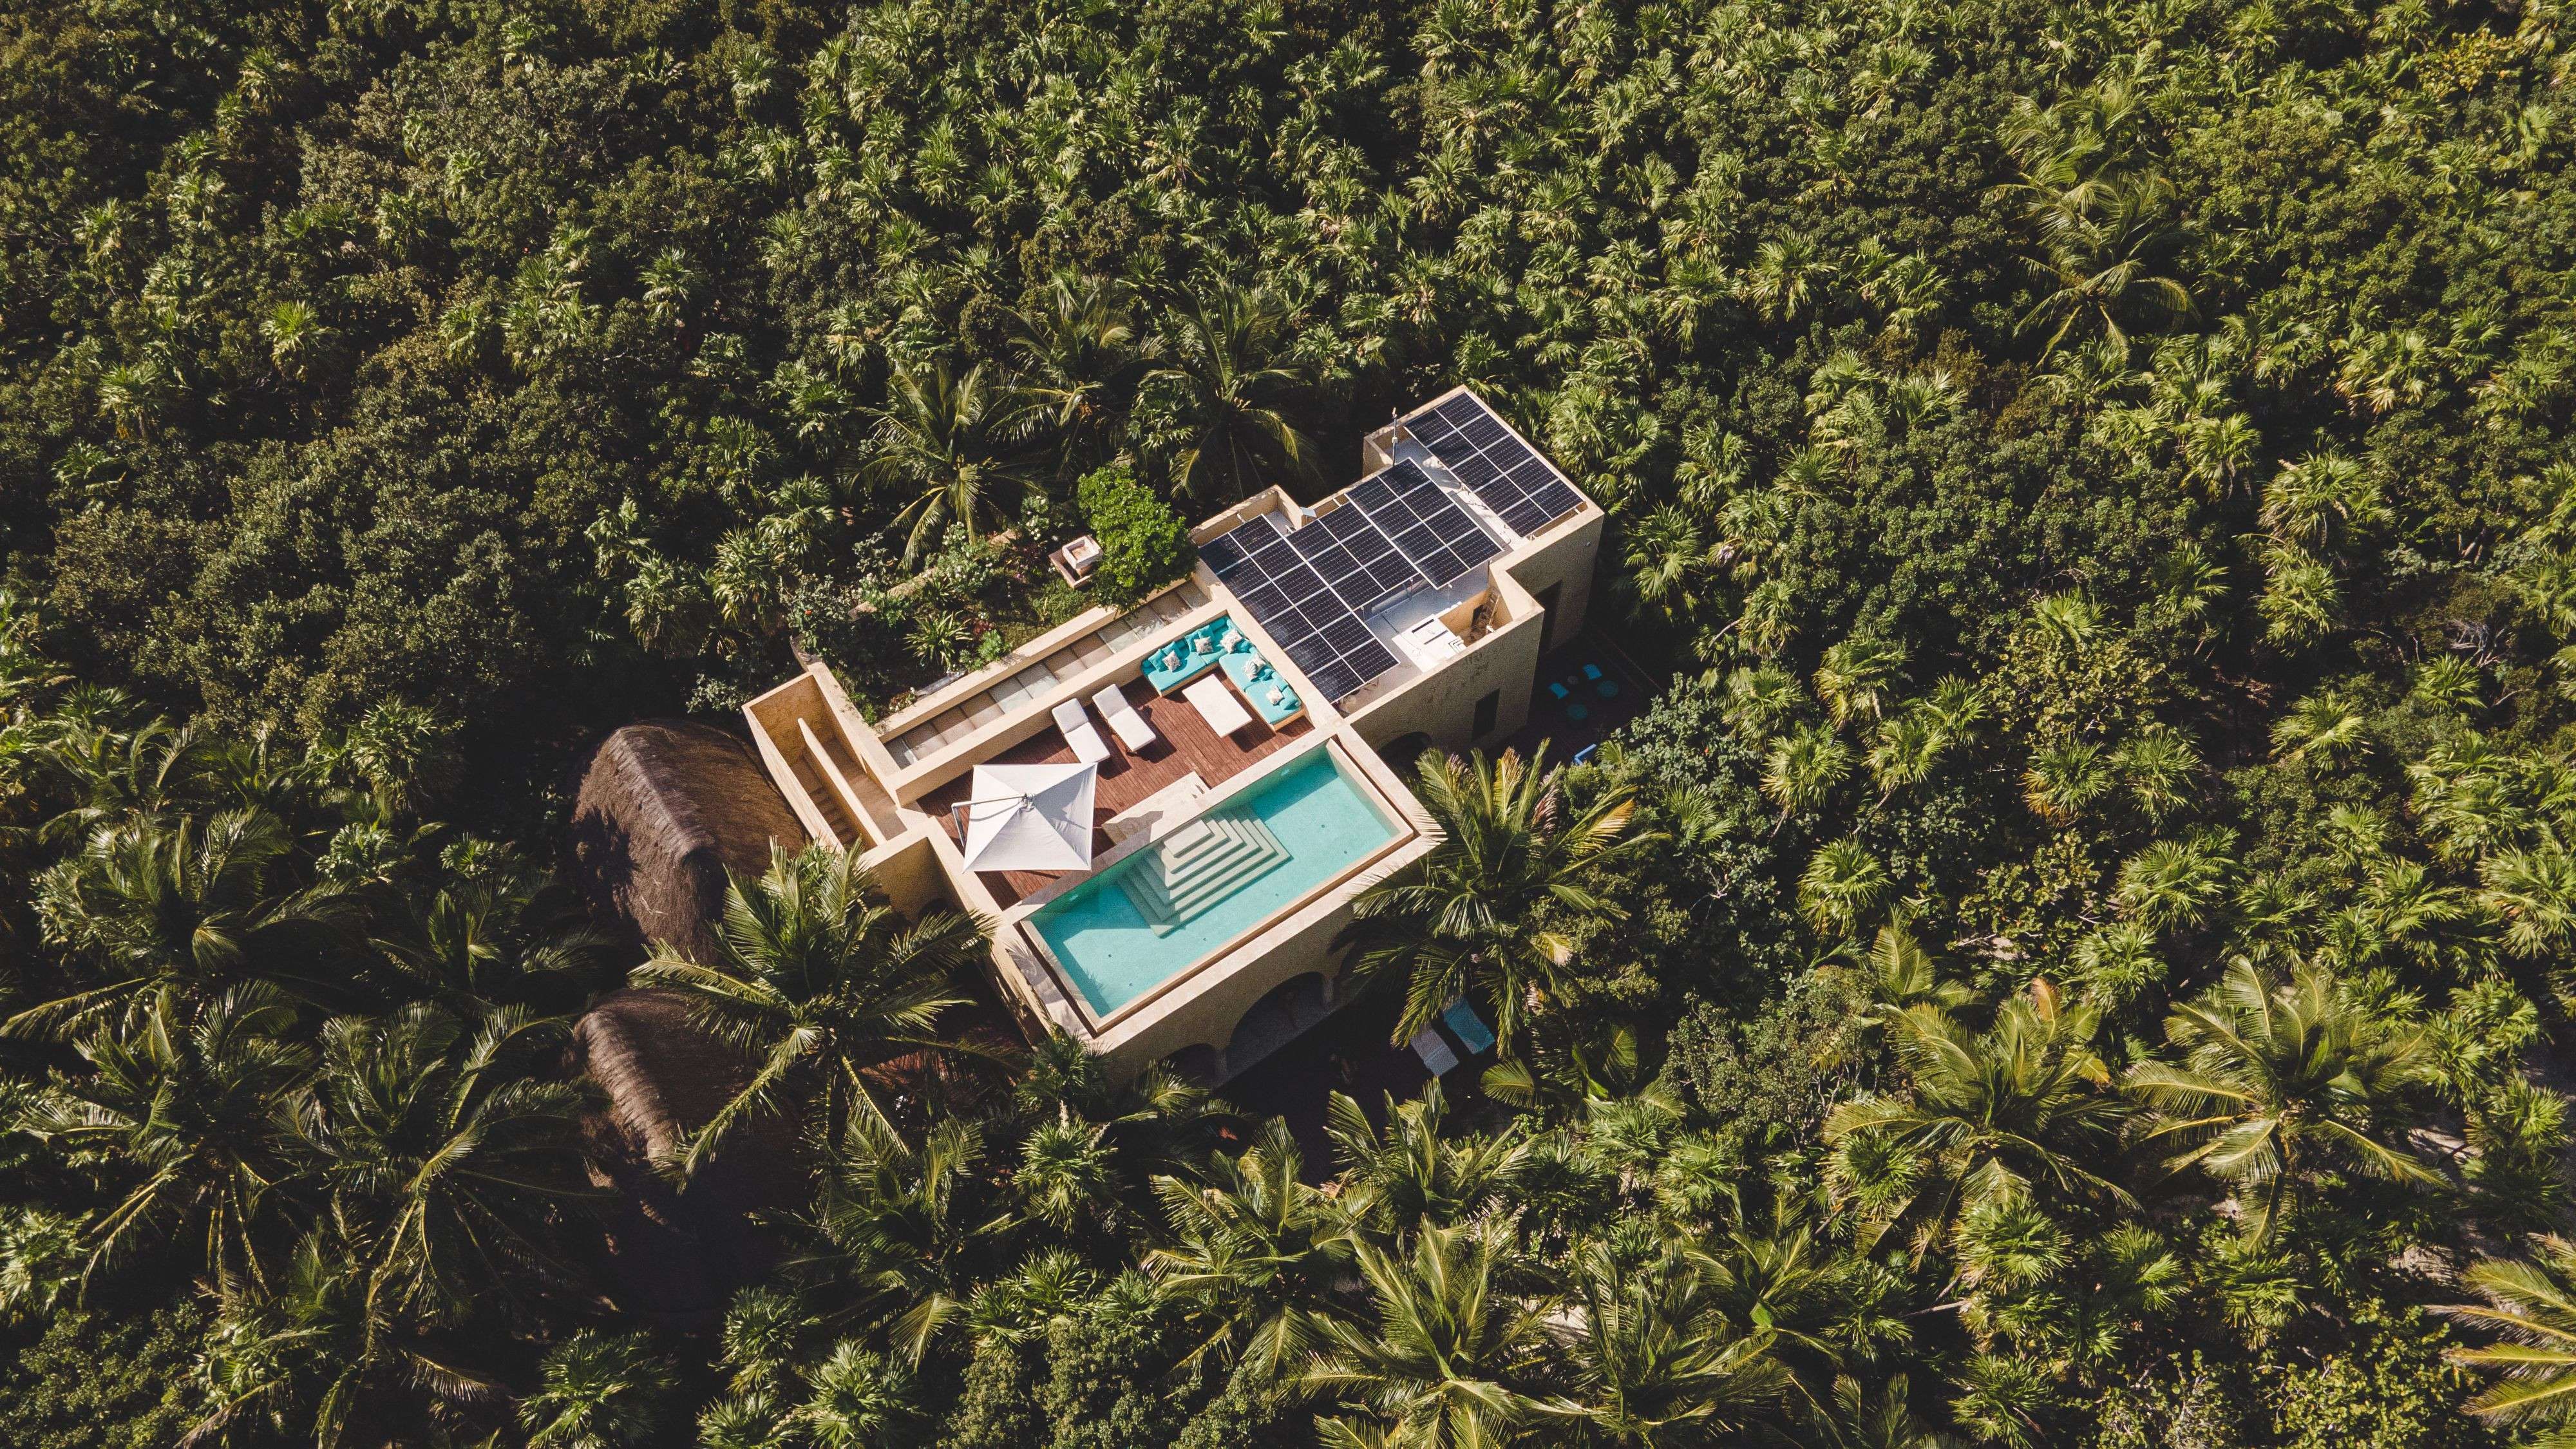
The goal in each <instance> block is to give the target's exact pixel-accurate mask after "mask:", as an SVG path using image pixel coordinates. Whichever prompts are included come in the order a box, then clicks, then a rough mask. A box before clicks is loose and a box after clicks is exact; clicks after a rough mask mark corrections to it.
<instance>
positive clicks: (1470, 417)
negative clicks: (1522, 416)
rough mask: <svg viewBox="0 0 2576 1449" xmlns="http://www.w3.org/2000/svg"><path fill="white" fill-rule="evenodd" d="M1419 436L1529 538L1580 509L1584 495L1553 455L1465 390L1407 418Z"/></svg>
mask: <svg viewBox="0 0 2576 1449" xmlns="http://www.w3.org/2000/svg"><path fill="white" fill-rule="evenodd" d="M1404 426H1405V428H1406V430H1407V431H1409V432H1411V433H1412V434H1413V436H1414V440H1415V441H1417V442H1419V443H1421V444H1422V446H1424V447H1426V448H1429V449H1430V450H1431V453H1432V456H1433V457H1436V458H1438V459H1439V460H1440V461H1441V462H1443V463H1445V464H1447V465H1448V466H1449V471H1450V472H1452V473H1455V474H1457V475H1458V481H1459V482H1461V483H1464V484H1466V485H1467V487H1468V488H1469V489H1470V490H1472V491H1473V492H1474V493H1475V495H1476V496H1477V497H1478V498H1481V499H1483V500H1484V501H1485V506H1486V507H1488V508H1491V509H1492V510H1494V513H1495V515H1496V516H1497V517H1499V518H1501V519H1502V520H1503V522H1504V523H1506V524H1508V525H1510V527H1511V530H1512V532H1514V533H1517V534H1519V535H1521V536H1522V537H1524V538H1526V537H1528V536H1529V535H1530V534H1532V533H1535V532H1537V531H1538V530H1539V529H1541V528H1544V527H1546V526H1547V525H1548V524H1549V523H1551V522H1553V521H1555V520H1556V519H1559V518H1562V517H1564V516H1565V515H1566V514H1568V513H1571V512H1573V511H1574V509H1575V506H1576V505H1577V504H1579V503H1581V502H1582V501H1583V500H1582V498H1581V496H1580V495H1578V494H1577V493H1576V492H1575V491H1574V490H1573V489H1572V488H1569V487H1567V486H1566V484H1565V482H1564V480H1563V479H1560V478H1558V477H1557V476H1556V470H1555V469H1553V468H1551V467H1549V466H1548V465H1547V460H1546V459H1544V458H1541V457H1540V456H1539V455H1538V454H1537V453H1536V452H1534V451H1532V450H1531V448H1530V446H1529V445H1528V444H1527V443H1524V442H1522V441H1521V440H1520V439H1519V438H1517V437H1514V436H1513V435H1512V430H1511V429H1509V428H1507V427H1504V426H1503V420H1502V419H1500V418H1498V417H1495V416H1494V414H1493V412H1492V410H1491V409H1489V408H1487V407H1486V406H1485V405H1484V403H1482V402H1480V401H1478V400H1477V398H1476V396H1475V394H1473V393H1464V392H1462V393H1460V394H1458V395H1457V396H1456V397H1453V398H1451V399H1449V400H1448V401H1447V402H1445V403H1442V404H1440V405H1439V406H1438V407H1435V408H1428V409H1425V410H1424V411H1422V412H1418V413H1415V414H1414V415H1413V416H1411V417H1409V418H1406V419H1405V420H1404Z"/></svg>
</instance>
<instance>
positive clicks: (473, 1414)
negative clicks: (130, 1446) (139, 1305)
mask: <svg viewBox="0 0 2576 1449" xmlns="http://www.w3.org/2000/svg"><path fill="white" fill-rule="evenodd" d="M378 1307H379V1305H378V1304H377V1303H375V1302H374V1301H373V1300H371V1299H370V1298H369V1297H368V1294H367V1291H366V1283H365V1280H364V1279H363V1277H361V1276H360V1275H358V1274H353V1273H351V1272H349V1271H348V1265H347V1263H346V1262H345V1261H344V1260H343V1257H342V1255H341V1252H340V1244H339V1243H338V1242H337V1241H336V1240H335V1239H333V1238H332V1237H331V1236H330V1235H329V1234H327V1233H325V1232H319V1231H317V1232H313V1233H309V1234H307V1235H306V1236H305V1238H304V1239H303V1241H302V1242H301V1243H299V1244H298V1245H297V1247H296V1250H295V1253H294V1256H293V1257H292V1259H291V1260H290V1262H289V1263H288V1265H287V1269H286V1271H285V1272H283V1273H281V1274H279V1275H277V1281H276V1282H275V1283H274V1285H273V1288H272V1291H269V1292H266V1293H261V1294H257V1295H250V1294H241V1295H234V1296H232V1297H229V1298H227V1299H226V1300H225V1302H224V1304H223V1309H222V1312H221V1314H220V1316H219V1317H218V1319H217V1321H216V1324H215V1327H214V1331H213V1332H212V1333H211V1334H209V1335H208V1338H207V1343H206V1349H205V1357H204V1363H203V1366H202V1368H201V1369H200V1371H199V1372H200V1373H201V1375H202V1377H203V1382H204V1384H205V1398H204V1402H205V1404H206V1406H207V1407H206V1412H205V1414H204V1416H203V1417H202V1418H201V1419H199V1421H198V1422H197V1424H196V1426H195V1427H194V1428H192V1429H191V1430H190V1431H189V1432H188V1434H187V1436H186V1437H185V1438H184V1439H182V1440H181V1441H180V1442H181V1443H184V1444H204V1443H219V1442H224V1441H226V1440H229V1439H233V1438H234V1437H235V1436H236V1435H238V1436H239V1437H241V1438H247V1439H251V1440H253V1441H254V1442H261V1443H284V1442H289V1441H298V1442H307V1443H310V1444H312V1445H314V1446H315V1449H342V1446H351V1449H373V1446H376V1445H380V1444H382V1443H384V1442H385V1431H386V1426H388V1425H401V1426H403V1427H404V1429H405V1431H406V1432H407V1433H408V1434H409V1435H411V1436H412V1437H414V1438H415V1439H417V1440H418V1441H420V1442H425V1443H459V1442H463V1443H480V1442H486V1441H488V1440H490V1439H491V1438H493V1437H495V1436H497V1434H498V1433H499V1432H500V1431H501V1430H502V1429H503V1427H504V1425H506V1423H507V1421H508V1415H509V1407H510V1394H509V1388H508V1385H507V1384H506V1382H505V1381H504V1379H503V1377H502V1376H501V1375H500V1374H499V1373H497V1372H495V1371H494V1370H493V1369H492V1368H491V1367H490V1366H489V1364H488V1362H482V1361H478V1359H480V1357H481V1356H480V1355H477V1354H475V1353H473V1352H472V1349H473V1347H475V1346H476V1345H474V1344H473V1343H472V1342H471V1340H470V1339H460V1337H459V1336H458V1335H457V1334H454V1333H423V1332H422V1331H420V1328H419V1325H417V1324H413V1323H409V1322H406V1321H404V1320H402V1319H400V1318H399V1317H396V1316H393V1315H389V1314H384V1313H381V1312H378V1311H377V1309H378ZM243 1430H249V1431H251V1432H249V1433H246V1434H245V1433H241V1431H243Z"/></svg>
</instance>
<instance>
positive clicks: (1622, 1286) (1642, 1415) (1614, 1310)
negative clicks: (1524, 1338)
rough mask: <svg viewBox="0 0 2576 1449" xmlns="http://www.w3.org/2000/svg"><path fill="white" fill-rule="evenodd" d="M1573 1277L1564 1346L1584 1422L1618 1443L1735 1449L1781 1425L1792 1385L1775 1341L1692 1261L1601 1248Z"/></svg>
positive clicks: (1590, 1248) (1591, 1251)
mask: <svg viewBox="0 0 2576 1449" xmlns="http://www.w3.org/2000/svg"><path fill="white" fill-rule="evenodd" d="M1572 1276H1573V1294H1572V1297H1573V1300H1574V1305H1575V1308H1576V1313H1575V1315H1574V1319H1575V1321H1574V1323H1573V1324H1572V1325H1571V1326H1567V1327H1563V1328H1561V1329H1560V1331H1559V1338H1560V1341H1561V1342H1562V1343H1563V1345H1564V1351H1565V1355H1566V1358H1567V1360H1568V1362H1569V1364H1570V1366H1571V1368H1572V1370H1573V1378H1574V1388H1575V1397H1576V1398H1577V1400H1578V1402H1580V1403H1581V1404H1582V1405H1583V1412H1584V1416H1585V1417H1586V1418H1588V1419H1589V1420H1591V1421H1592V1423H1593V1425H1594V1426H1595V1428H1596V1429H1597V1430H1598V1431H1599V1432H1600V1433H1601V1435H1602V1436H1603V1437H1604V1438H1605V1439H1606V1440H1607V1441H1608V1442H1609V1443H1612V1444H1617V1445H1623V1446H1636V1449H1662V1446H1683V1445H1718V1444H1727V1443H1735V1442H1740V1440H1741V1438H1742V1437H1743V1436H1746V1435H1749V1434H1752V1433H1754V1432H1756V1431H1757V1430H1759V1429H1762V1428H1766V1427H1772V1426H1774V1425H1776V1424H1777V1422H1778V1421H1779V1419H1780V1418H1781V1416H1782V1414H1783V1411H1784V1408H1785V1400H1786V1399H1787V1397H1788V1395H1789V1393H1790V1391H1791V1380H1790V1377H1789V1371H1788V1370H1787V1369H1786V1368H1785V1367H1783V1366H1782V1365H1781V1364H1780V1362H1779V1361H1778V1360H1777V1359H1775V1358H1773V1357H1772V1356H1771V1352H1770V1349H1771V1341H1772V1335H1771V1334H1770V1333H1769V1332H1768V1331H1767V1330H1763V1329H1758V1328H1751V1327H1750V1326H1749V1325H1746V1324H1742V1323H1735V1322H1730V1321H1729V1320H1728V1319H1727V1318H1726V1316H1725V1315H1724V1314H1723V1313H1721V1312H1720V1311H1719V1309H1718V1306H1717V1302H1716V1299H1715V1296H1714V1295H1713V1294H1712V1293H1711V1292H1710V1291H1709V1285H1708V1283H1707V1281H1706V1279H1705V1277H1704V1275H1703V1273H1702V1270H1701V1268H1700V1266H1699V1265H1698V1264H1697V1263H1695V1262H1693V1261H1692V1260H1691V1259H1690V1258H1689V1257H1688V1256H1686V1255H1682V1254H1675V1253H1667V1254H1665V1255H1663V1256H1661V1257H1659V1258H1657V1259H1656V1260H1655V1261H1653V1262H1650V1263H1645V1264H1635V1265H1632V1264H1629V1263H1625V1262H1622V1261H1621V1260H1620V1258H1619V1256H1618V1255H1617V1254H1616V1253H1614V1252H1613V1251H1612V1250H1611V1248H1610V1246H1609V1245H1608V1244H1605V1243H1599V1242H1595V1243H1592V1244H1589V1245H1587V1246H1586V1247H1585V1248H1584V1249H1583V1251H1582V1252H1581V1253H1580V1254H1579V1255H1578V1256H1577V1257H1576V1259H1575V1264H1574V1271H1573V1275H1572Z"/></svg>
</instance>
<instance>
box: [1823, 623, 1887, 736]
mask: <svg viewBox="0 0 2576 1449" xmlns="http://www.w3.org/2000/svg"><path fill="white" fill-rule="evenodd" d="M1904 667H1905V645H1904V644H1903V643H1902V642H1901V641H1898V640H1893V639H1877V638H1870V637H1867V636H1855V637H1853V638H1849V639H1845V640H1844V641H1842V642H1841V643H1839V644H1836V645H1834V646H1833V647H1831V648H1829V649H1827V650H1826V651H1825V655H1824V659H1823V662H1821V663H1820V664H1818V665H1817V666H1816V697H1817V698H1818V699H1821V700H1823V701H1824V702H1825V708H1826V709H1827V710H1828V711H1830V712H1831V713H1832V715H1833V717H1834V723H1835V724H1838V725H1841V724H1849V723H1851V722H1852V721H1854V720H1875V719H1877V718H1878V717H1879V716H1880V715H1881V714H1882V713H1883V712H1884V711H1885V709H1886V706H1887V689H1888V686H1889V685H1890V684H1892V683H1894V682H1895V679H1896V672H1897V671H1898V670H1900V669H1903V668H1904Z"/></svg>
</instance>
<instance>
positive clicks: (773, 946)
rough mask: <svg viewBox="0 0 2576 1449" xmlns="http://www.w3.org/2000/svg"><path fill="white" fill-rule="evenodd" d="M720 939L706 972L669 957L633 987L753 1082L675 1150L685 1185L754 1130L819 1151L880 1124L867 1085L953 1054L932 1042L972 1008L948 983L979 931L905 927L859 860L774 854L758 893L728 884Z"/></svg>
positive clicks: (933, 914)
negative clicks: (758, 1125)
mask: <svg viewBox="0 0 2576 1449" xmlns="http://www.w3.org/2000/svg"><path fill="white" fill-rule="evenodd" d="M716 935H717V959H716V961H715V963H714V964H712V965H707V964H700V963H698V962H694V961H690V960H688V959H686V958H685V957H682V956H680V955H678V954H676V953H674V952H672V951H670V950H669V949H668V948H665V949H664V950H662V951H661V952H659V953H657V954H656V955H655V956H654V957H653V959H652V960H650V961H647V962H645V963H644V964H643V965H641V966H638V967H636V968H635V970H634V972H633V974H632V976H631V977H630V978H629V979H630V981H631V983H632V984H633V985H635V986H637V987H640V988H646V989H657V990H664V991H671V992H676V993H678V994H679V995H680V996H681V997H682V998H684V999H685V1000H686V1001H687V1002H688V1003H689V1005H690V1007H691V1009H692V1011H693V1014H694V1015H695V1016H696V1018H697V1019H698V1020H699V1021H700V1022H701V1023H703V1024H704V1025H705V1027H706V1028H707V1029H708V1030H709V1031H711V1032H713V1033H714V1034H715V1035H716V1036H717V1037H718V1038H719V1039H720V1040H722V1041H723V1042H725V1043H726V1044H727V1045H729V1046H732V1047H734V1048H736V1049H738V1050H740V1051H742V1052H743V1053H744V1054H745V1055H747V1056H748V1057H749V1058H750V1059H751V1060H752V1063H753V1070H752V1076H751V1079H750V1081H749V1082H747V1083H746V1084H745V1085H744V1086H743V1088H742V1090H740V1091H739V1092H736V1093H735V1094H734V1095H733V1096H732V1097H731V1098H730V1099H729V1100H728V1101H726V1103H725V1104H724V1105H723V1106H722V1107H719V1108H718V1109H717V1110H716V1112H715V1115H713V1116H712V1117H710V1118H708V1119H707V1122H706V1125H705V1126H703V1127H701V1128H699V1129H698V1130H697V1131H695V1132H693V1133H691V1134H689V1136H688V1138H687V1140H686V1142H685V1143H684V1144H683V1145H682V1146H681V1147H680V1148H679V1149H678V1150H677V1154H676V1156H677V1161H676V1166H677V1167H678V1168H679V1169H680V1170H682V1171H684V1172H694V1171H696V1170H697V1169H698V1168H699V1167H701V1166H703V1165H704V1164H705V1163H706V1161H707V1159H708V1158H709V1157H710V1156H711V1155H713V1153H714V1152H715V1150H716V1149H717V1148H718V1147H719V1146H721V1145H722V1144H723V1142H724V1139H725V1138H726V1136H727V1135H729V1134H730V1133H731V1132H733V1131H734V1129H736V1128H737V1127H739V1126H740V1125H741V1124H742V1123H743V1122H745V1121H746V1120H749V1119H750V1118H752V1117H755V1116H770V1115H788V1116H792V1117H794V1118H795V1119H796V1120H798V1121H799V1122H800V1123H801V1124H802V1125H803V1127H804V1128H805V1131H806V1135H807V1136H808V1138H809V1139H810V1140H813V1141H816V1142H828V1141H832V1140H835V1139H838V1138H839V1137H840V1136H841V1134H842V1130H843V1128H844V1126H845V1125H846V1124H847V1123H848V1121H849V1120H850V1118H851V1117H853V1116H857V1115H866V1116H881V1115H882V1110H881V1108H880V1107H879V1105H878V1103H877V1100H876V1096H875V1093H874V1092H873V1090H872V1089H871V1088H870V1086H869V1084H868V1078H867V1073H868V1072H869V1071H870V1070H871V1069H872V1068H875V1067H878V1066H880V1065H882V1064H884V1063H885V1062H887V1061H889V1060H891V1059H893V1058H895V1057H898V1056H903V1055H906V1054H908V1053H913V1052H921V1051H929V1050H937V1049H940V1048H943V1047H945V1046H947V1045H948V1044H947V1043H944V1042H942V1041H939V1040H938V1039H936V1038H935V1037H933V1036H932V1031H933V1029H934V1028H935V1027H936V1026H937V1024H938V1021H939V1018H940V1016H941V1015H942V1014H944V1013H945V1012H947V1011H948V1010H949V1009H950V1008H952V1007H956V1006H961V1005H964V1004H966V998H964V997H961V996H958V995H955V994H954V992H953V988H952V986H951V983H952V981H953V980H954V979H955V974H956V973H957V972H958V971H960V970H962V969H964V968H965V967H966V966H967V965H968V963H969V962H971V961H972V960H973V959H974V955H975V952H976V951H977V950H978V948H980V947H981V946H982V945H983V942H984V926H983V923H982V922H980V921H978V920H976V919H975V918H973V917H971V916H966V915H961V914H959V913H957V912H955V911H950V910H946V909H937V908H934V909H932V910H930V911H927V912H924V913H923V915H922V916H921V918H920V919H919V920H916V921H906V920H904V919H903V917H902V916H901V915H899V914H898V913H896V911H895V910H894V908H893V907H892V906H890V905H887V904H886V903H885V900H884V898H883V897H882V896H881V895H880V894H879V893H878V891H877V887H876V881H875V880H874V878H873V877H871V876H870V875H869V874H868V872H867V870H866V869H865V868H864V867H862V866H861V865H860V864H859V862H858V857H857V856H856V855H854V854H850V853H845V852H842V851H837V850H833V849H830V848H828V847H825V846H821V845H813V846H808V847H806V848H805V849H804V850H803V851H800V852H798V853H796V854H793V855H791V854H789V853H787V852H786V851H784V850H780V851H777V852H775V853H774V854H773V856H772V858H771V860H770V865H769V870H768V872H767V873H766V874H764V875H763V876H761V878H760V879H759V880H756V881H746V880H743V879H741V878H740V877H734V876H729V877H728V879H727V881H726V885H725V911H724V920H723V921H722V923H721V924H720V925H719V927H718V929H717V933H716Z"/></svg>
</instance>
